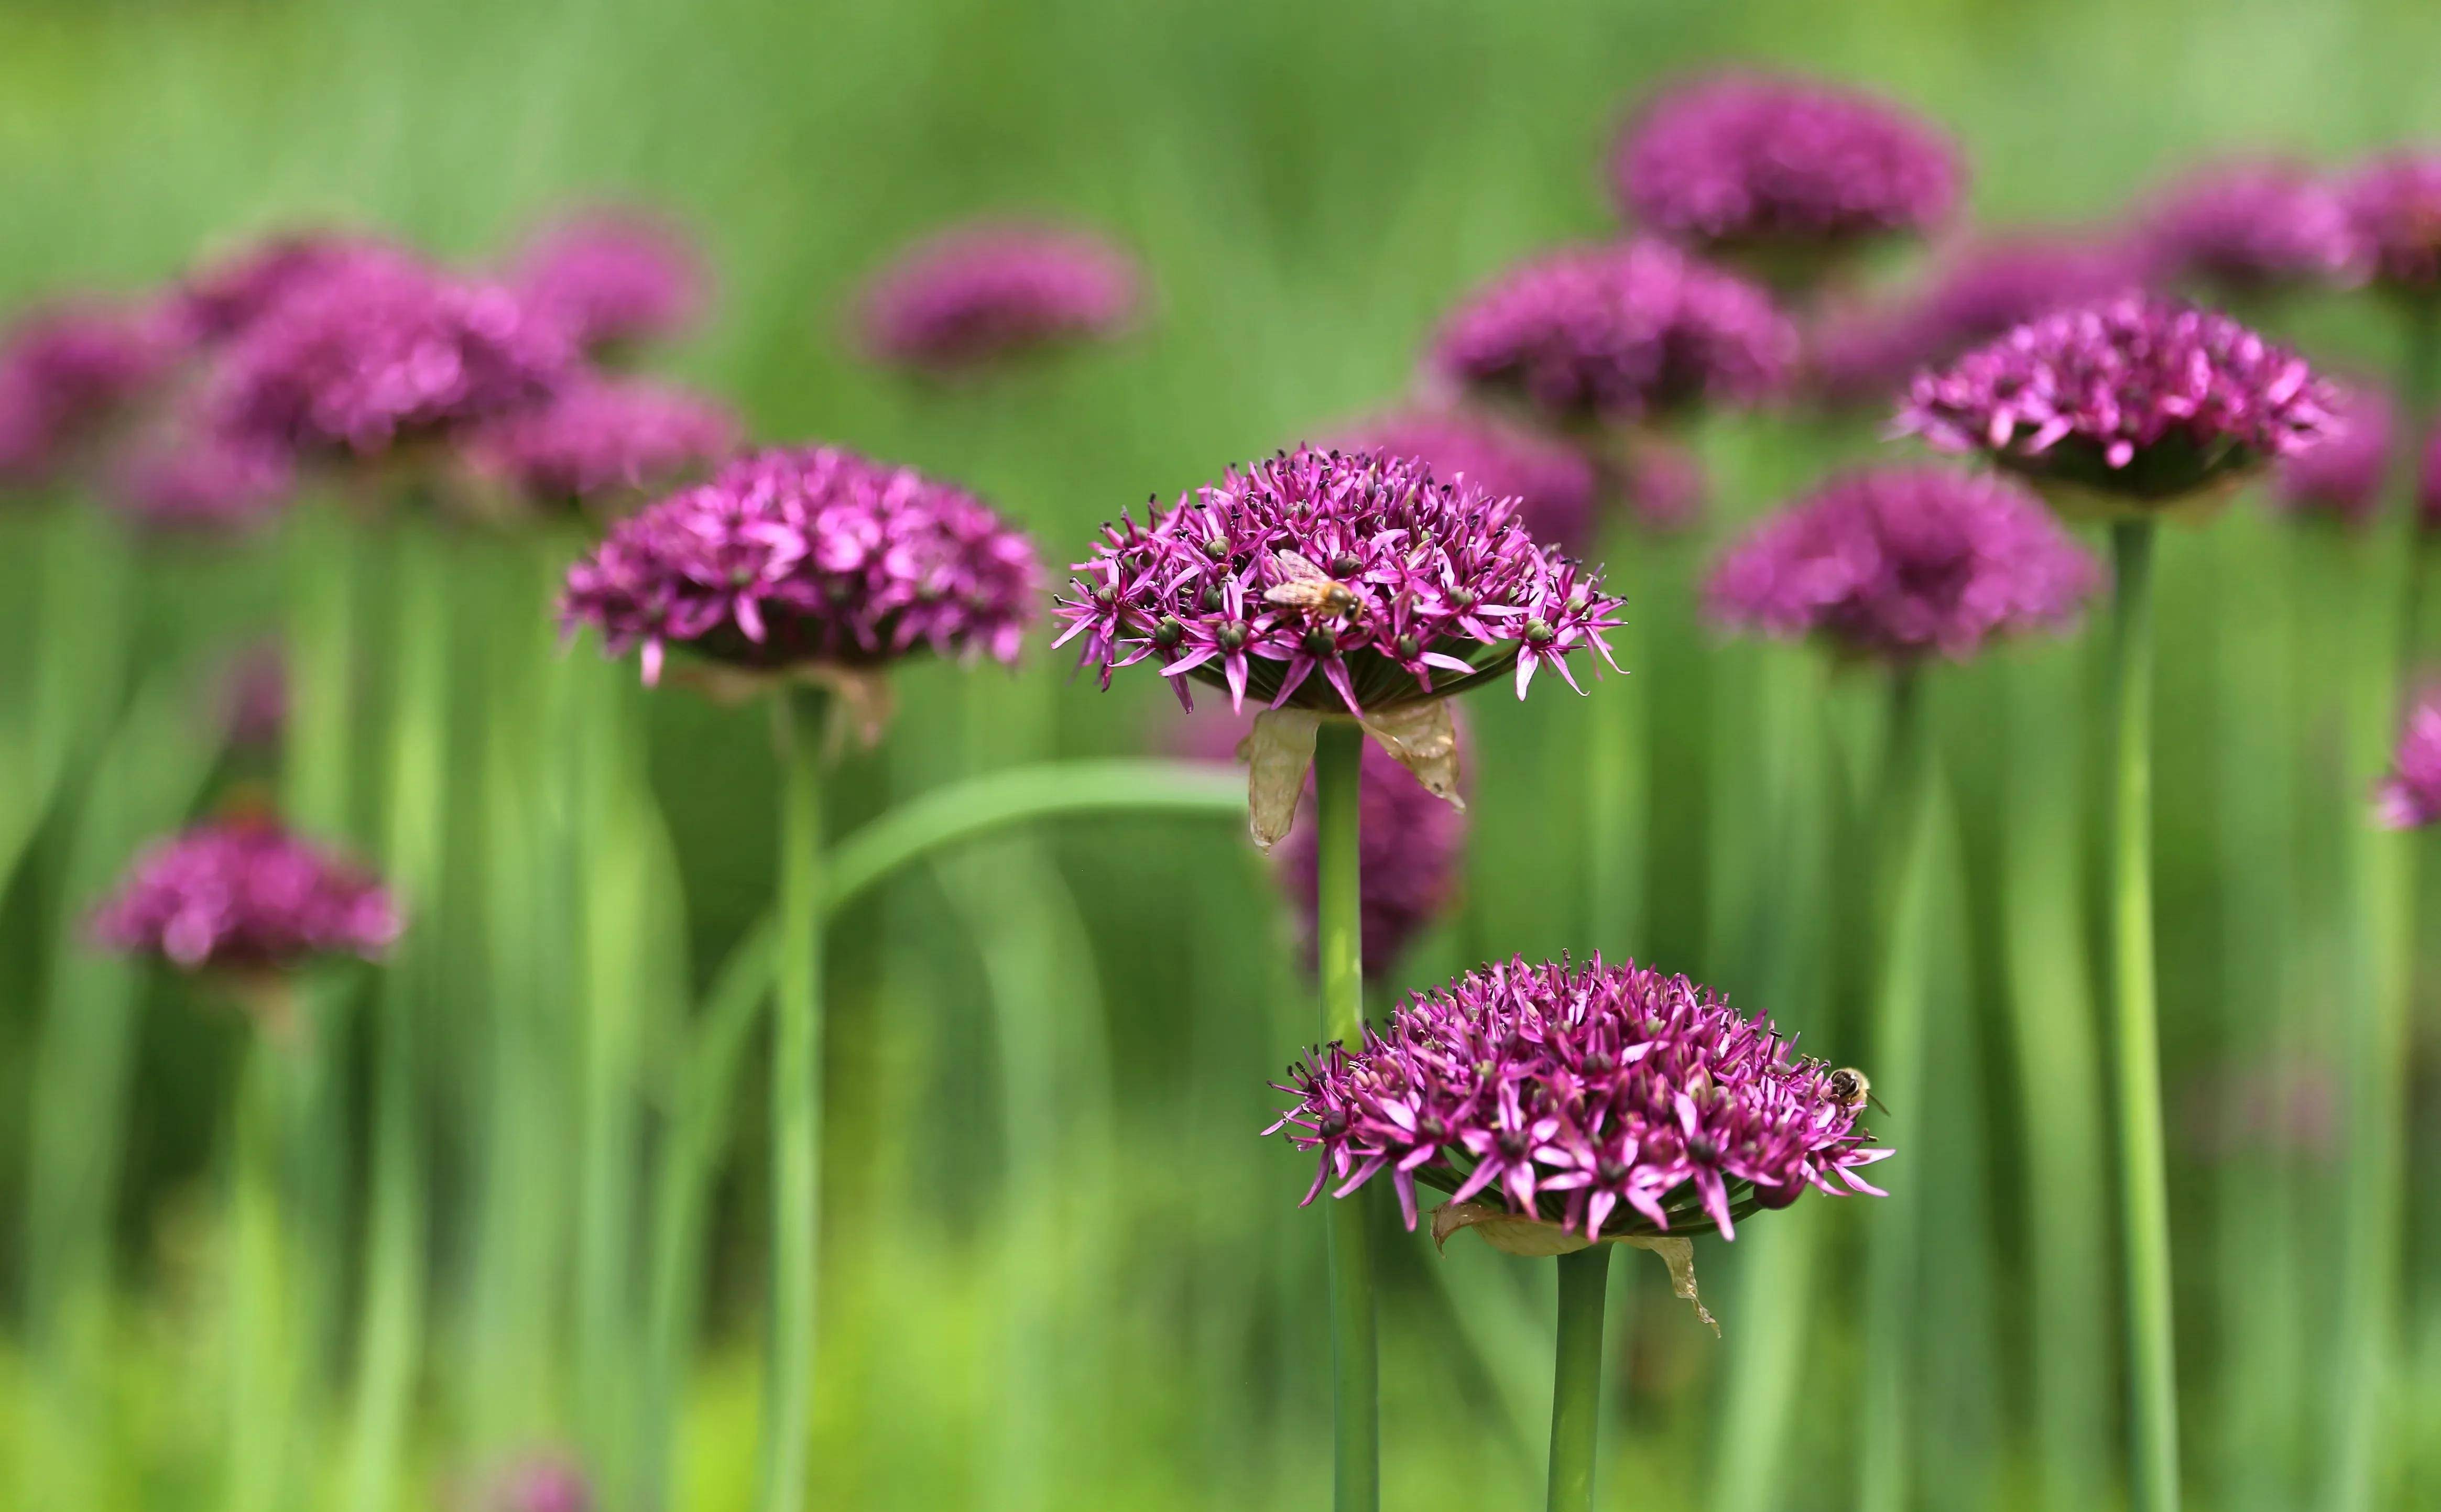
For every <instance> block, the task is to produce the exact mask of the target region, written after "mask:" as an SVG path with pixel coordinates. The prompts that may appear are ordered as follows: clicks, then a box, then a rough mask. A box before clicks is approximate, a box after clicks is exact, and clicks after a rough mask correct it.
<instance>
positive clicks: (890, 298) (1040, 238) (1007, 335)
mask: <svg viewBox="0 0 2441 1512" xmlns="http://www.w3.org/2000/svg"><path fill="white" fill-rule="evenodd" d="M1143 303H1144V280H1143V276H1142V274H1141V273H1140V272H1139V271H1138V269H1137V267H1136V265H1135V261H1134V260H1133V259H1131V258H1130V257H1129V256H1128V255H1127V254H1126V253H1124V252H1122V251H1120V250H1119V249H1118V248H1117V247H1116V246H1114V245H1112V243H1109V242H1107V241H1105V240H1103V239H1102V238H1100V237H1098V236H1095V235H1094V234H1093V233H1091V232H1087V231H1081V230H1076V229H1072V228H1066V227H1059V226H1052V225H1036V224H1029V223H1024V222H1004V223H995V222H983V223H979V224H976V225H965V226H958V227H954V228H952V229H950V230H948V231H945V232H942V233H939V234H938V235H935V236H933V237H932V238H931V239H930V240H927V241H924V242H921V243H917V244H916V245H915V246H913V247H912V248H910V249H908V250H907V251H906V252H904V253H902V254H900V255H899V257H898V258H897V259H896V260H895V261H893V262H892V263H891V264H890V265H889V266H888V267H887V268H885V269H884V270H883V271H882V272H881V274H880V275H879V276H878V277H877V278H876V279H874V281H873V283H872V285H871V286H870V287H869V288H867V289H866V290H865V293H864V297H863V301H862V304H861V306H860V308H859V312H858V324H859V340H860V341H861V343H862V345H863V348H864V352H865V355H866V356H867V357H868V358H870V359H871V360H872V361H874V362H877V363H880V364H882V365H884V366H886V367H892V368H900V369H907V370H910V371H913V372H917V373H922V374H925V375H928V376H931V377H935V378H951V377H959V376H964V375H968V374H974V373H978V372H982V371H985V370H989V369H996V368H999V367H1002V366H1004V365H1006V364H1008V363H1012V362H1016V361H1020V360H1022V359H1024V358H1026V357H1029V356H1039V355H1042V354H1046V353H1048V352H1051V351H1057V350H1058V349H1061V348H1065V347H1074V346H1078V345H1082V344H1085V343H1089V342H1094V341H1106V340H1109V339H1111V338H1112V337H1113V336H1116V335H1118V334H1119V333H1122V332H1124V331H1125V330H1126V329H1127V328H1128V326H1129V324H1130V322H1131V321H1133V320H1134V319H1135V317H1136V315H1137V313H1138V311H1139V309H1140V308H1141V307H1142V305H1143Z"/></svg>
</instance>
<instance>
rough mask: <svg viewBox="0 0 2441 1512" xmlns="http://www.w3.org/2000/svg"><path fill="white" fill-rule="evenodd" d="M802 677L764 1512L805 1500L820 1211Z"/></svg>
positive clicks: (784, 717)
mask: <svg viewBox="0 0 2441 1512" xmlns="http://www.w3.org/2000/svg"><path fill="white" fill-rule="evenodd" d="M823 706H824V699H823V695H822V694H821V693H816V692H813V691H811V690H808V689H801V688H790V689H788V690H786V691H785V692H783V693H781V694H780V695H779V702H778V706H777V729H776V735H777V738H778V742H779V748H780V783H781V792H780V888H779V893H780V897H779V912H780V925H779V927H780V934H779V941H778V945H777V948H776V951H775V953H774V959H773V963H772V975H773V981H772V986H773V1010H774V1013H773V1017H774V1022H773V1028H772V1053H771V1279H770V1285H771V1298H770V1308H771V1335H770V1343H769V1359H767V1360H766V1361H765V1363H764V1370H765V1377H764V1380H765V1385H764V1399H763V1416H764V1420H763V1465H762V1478H761V1500H760V1502H759V1503H758V1504H759V1505H760V1506H761V1507H762V1509H763V1512H798V1509H800V1508H802V1507H803V1506H804V1505H805V1464H806V1459H807V1453H808V1449H809V1432H810V1424H809V1422H808V1418H809V1416H810V1414H811V1411H812V1406H813V1385H814V1287H815V1285H816V1282H817V1278H818V1276H819V1269H818V1264H817V1253H818V1246H819V1243H820V1238H821V1223H822V1127H823V1083H822V1077H823V1018H822V975H823V773H822V759H823V758H822V751H823V711H824V710H823Z"/></svg>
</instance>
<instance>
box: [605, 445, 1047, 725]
mask: <svg viewBox="0 0 2441 1512" xmlns="http://www.w3.org/2000/svg"><path fill="white" fill-rule="evenodd" d="M1039 585H1040V569H1039V568H1038V567H1037V566H1036V564H1035V559H1034V548H1033V546H1032V545H1031V544H1030V543H1029V542H1028V541H1027V540H1026V538H1025V536H1024V535H1023V534H1022V533H1021V532H1019V531H1015V530H1013V529H1011V528H1010V527H1009V526H1008V525H1007V524H1005V523H1004V522H1003V521H1002V520H1001V518H1000V517H999V516H998V515H996V514H994V513H992V512H991V511H990V510H988V509H986V508H985V507H984V505H983V504H982V503H981V502H979V501H978V500H977V499H976V498H975V497H974V495H971V494H968V493H967V492H966V491H965V490H963V489H960V488H956V487H953V486H951V485H949V484H946V483H937V482H934V481H932V480H931V478H928V477H924V476H923V475H922V474H920V473H917V472H916V471H915V470H914V469H913V468H909V467H893V466H889V465H886V464H884V463H880V462H876V461H871V460H868V459H865V458H862V457H859V456H858V455H856V454H855V453H853V452H849V451H843V450H841V449H840V448H838V447H835V446H810V447H804V448H798V449H787V448H775V449H772V450H768V451H761V452H755V453H752V454H750V455H749V456H746V457H742V458H740V459H737V460H735V461H732V462H731V463H730V464H729V465H728V466H726V467H724V468H722V469H721V470H720V471H719V472H718V473H717V474H715V475H714V477H712V479H711V480H710V481H709V482H705V483H700V484H697V485H696V486H695V487H693V488H690V489H687V490H684V491H683V492H681V493H678V494H676V495H672V496H671V497H668V498H665V499H663V500H661V501H660V503H658V504H655V505H653V506H652V507H651V508H649V509H646V510H644V511H643V512H642V513H639V514H637V515H634V516H633V517H631V518H629V519H626V520H624V521H622V522H621V523H620V524H619V525H617V526H616V527H614V528H613V529H612V530H611V531H610V534H609V537H608V539H606V540H605V541H604V542H603V543H602V545H601V546H600V547H599V548H597V549H595V550H594V551H593V553H592V554H591V555H590V556H588V557H586V558H584V559H583V560H581V561H579V562H578V563H577V564H576V565H575V566H573V567H570V568H569V572H568V587H567V591H566V592H565V593H564V594H563V595H562V596H561V599H560V609H559V613H560V621H561V622H562V624H564V625H565V626H567V627H568V628H570V630H573V629H574V628H575V627H577V626H579V625H585V624H590V625H593V626H594V627H596V628H597V629H599V630H600V631H601V632H602V638H603V643H604V646H605V648H606V650H607V651H608V652H609V653H610V654H611V655H612V656H618V655H622V654H624V652H625V651H626V650H627V648H628V647H630V646H636V645H642V647H643V668H644V680H645V681H646V682H647V683H651V682H655V681H658V680H659V678H660V669H661V659H662V654H663V652H664V650H665V649H666V648H667V647H669V646H670V645H672V644H677V645H681V646H683V647H685V648H686V649H687V650H689V651H692V652H694V653H695V654H696V655H697V656H700V657H707V658H710V659H711V660H713V661H715V662H724V663H728V664H730V665H732V666H742V667H746V668H750V669H757V670H773V671H776V670H780V669H784V668H788V667H800V666H828V667H841V668H843V667H872V666H877V665H879V664H881V663H884V662H887V661H891V660H894V659H895V658H897V657H903V656H906V655H908V654H909V653H911V652H913V651H914V650H916V649H918V648H919V647H930V648H931V650H933V651H934V652H936V653H938V654H940V655H943V656H952V655H968V654H975V653H981V654H985V655H988V656H990V657H994V658H996V659H998V660H1001V661H1004V662H1013V661H1015V660H1016V659H1017V652H1018V645H1019V642H1020V641H1021V639H1022V638H1023V636H1024V633H1025V626H1026V622H1027V621H1029V620H1031V619H1032V618H1033V616H1034V612H1035V595H1036V593H1037V591H1038V589H1039Z"/></svg>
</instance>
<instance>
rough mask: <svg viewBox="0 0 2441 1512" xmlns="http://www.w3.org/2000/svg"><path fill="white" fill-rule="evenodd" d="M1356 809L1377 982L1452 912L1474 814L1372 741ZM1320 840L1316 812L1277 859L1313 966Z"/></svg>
mask: <svg viewBox="0 0 2441 1512" xmlns="http://www.w3.org/2000/svg"><path fill="white" fill-rule="evenodd" d="M1461 753H1462V752H1461ZM1356 807H1357V832H1356V834H1357V839H1356V863H1357V865H1356V875H1357V884H1358V891H1357V911H1358V916H1359V927H1358V932H1359V935H1360V936H1361V938H1362V940H1363V950H1364V962H1365V976H1366V977H1367V978H1374V977H1379V976H1380V975H1382V974H1383V973H1384V972H1386V971H1388V970H1389V969H1390V967H1391V966H1393V965H1395V964H1396V963H1398V960H1399V957H1400V956H1401V954H1402V953H1403V952H1404V951H1405V950H1406V948H1407V945H1409V943H1410V942H1412V941H1413V940H1414V939H1415V938H1416V935H1417V934H1418V933H1419V931H1420V930H1422V929H1423V927H1425V926H1426V925H1429V924H1431V923H1432V922H1433V921H1434V920H1435V919H1437V918H1439V917H1440V916H1441V912H1442V910H1443V909H1446V908H1448V907H1449V904H1450V900H1451V898H1452V896H1453V895H1455V893H1456V891H1457V879H1458V871H1459V866H1460V863H1461V860H1462V858H1463V852H1464V851H1465V849H1466V811H1465V810H1463V809H1461V808H1459V807H1457V806H1456V804H1454V803H1451V802H1449V801H1445V800H1443V799H1442V798H1440V797H1438V796H1437V795H1436V794H1435V793H1434V792H1433V791H1432V790H1431V789H1429V788H1427V787H1426V786H1424V784H1423V783H1420V782H1418V781H1417V780H1416V774H1415V773H1413V772H1411V771H1409V770H1407V768H1406V767H1405V765H1402V764H1401V762H1400V761H1399V759H1398V758H1397V757H1395V756H1392V755H1391V754H1390V753H1389V752H1388V751H1385V750H1383V748H1382V747H1380V746H1377V745H1375V744H1374V743H1373V742H1371V741H1366V742H1365V754H1364V757H1363V758H1362V760H1361V762H1360V764H1359V765H1358V767H1357V781H1356ZM1319 835H1320V831H1319V829H1318V828H1317V827H1316V824H1315V821H1314V819H1313V815H1312V812H1311V805H1309V806H1308V809H1307V811H1306V812H1305V813H1304V814H1302V815H1301V816H1300V817H1299V819H1298V822H1297V825H1296V827H1295V828H1294V829H1293V830H1291V831H1289V836H1288V838H1287V840H1285V841H1284V842H1282V844H1281V846H1280V848H1279V851H1278V852H1277V854H1276V855H1275V860H1276V861H1277V863H1278V865H1279V869H1280V876H1281V878H1282V879H1283V880H1284V881H1285V882H1286V883H1287V885H1288V889H1289V892H1290V895H1291V896H1292V897H1293V898H1294V900H1295V902H1296V906H1297V918H1298V920H1299V921H1300V922H1301V923H1302V924H1303V925H1304V926H1305V927H1306V947H1307V951H1308V959H1309V960H1310V959H1311V951H1312V948H1313V944H1314V940H1313V921H1314V919H1315V916H1316V913H1315V910H1316V909H1317V908H1318V907H1319V905H1320V902H1321V896H1322V894H1321V870H1320V867H1321V859H1322V847H1321V845H1320V844H1319V843H1318V836H1319Z"/></svg>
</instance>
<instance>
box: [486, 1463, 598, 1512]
mask: <svg viewBox="0 0 2441 1512" xmlns="http://www.w3.org/2000/svg"><path fill="white" fill-rule="evenodd" d="M592 1506H593V1488H592V1486H591V1485H588V1483H587V1481H586V1479H585V1472H584V1471H583V1470H582V1469H580V1468H578V1467H577V1466H576V1463H575V1462H574V1461H573V1460H571V1459H570V1458H568V1457H567V1456H565V1455H561V1454H536V1455H533V1456H530V1457H529V1458H527V1459H526V1460H524V1461H523V1462H521V1463H519V1464H516V1465H514V1466H511V1467H509V1468H508V1469H507V1470H505V1471H503V1472H501V1474H500V1475H499V1476H498V1478H497V1480H495V1481H494V1483H493V1485H492V1487H491V1494H490V1495H489V1496H488V1497H487V1498H486V1499H485V1500H484V1502H483V1509H484V1512H590V1509H591V1507H592Z"/></svg>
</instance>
